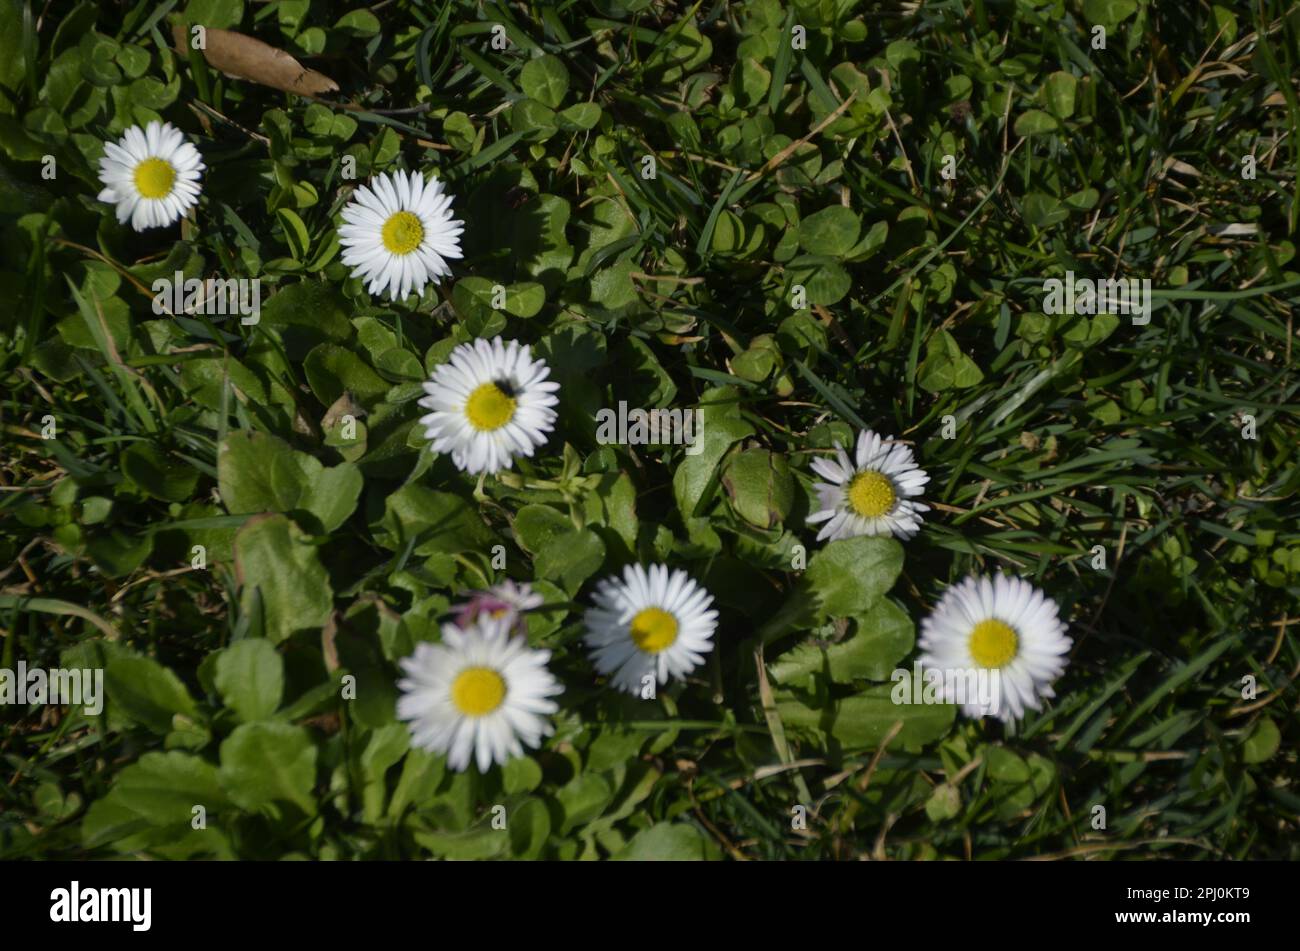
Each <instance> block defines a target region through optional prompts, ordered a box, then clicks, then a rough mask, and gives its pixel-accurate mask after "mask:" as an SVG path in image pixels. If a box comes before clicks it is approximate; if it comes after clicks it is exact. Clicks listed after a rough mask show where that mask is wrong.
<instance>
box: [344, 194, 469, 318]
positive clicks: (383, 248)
mask: <svg viewBox="0 0 1300 951" xmlns="http://www.w3.org/2000/svg"><path fill="white" fill-rule="evenodd" d="M451 201H452V198H451V196H450V195H448V194H447V193H446V191H445V190H444V189H443V185H442V182H440V181H438V179H436V178H435V179H434V180H433V181H431V182H426V181H425V180H424V176H423V175H421V174H420V173H419V172H400V171H399V172H394V173H392V174H383V175H377V176H375V177H374V178H372V179H371V180H370V183H369V185H362V186H361V187H360V188H358V189H357V190H356V192H355V194H353V196H352V200H351V201H350V202H348V204H347V205H346V206H344V208H343V212H342V215H343V222H344V223H343V224H342V225H341V226H340V227H339V244H340V246H342V248H343V263H344V264H346V265H348V266H349V267H351V268H352V276H353V277H359V278H361V279H362V280H364V281H365V282H366V290H367V291H369V292H370V293H371V294H374V295H381V294H383V293H384V292H385V291H387V293H388V296H389V297H390V298H392V299H393V300H402V299H403V298H405V297H406V296H407V295H408V294H411V293H415V294H420V293H423V291H424V288H425V285H426V284H428V283H430V282H432V283H434V284H438V283H440V281H441V280H442V278H444V277H447V276H449V275H450V274H451V267H450V266H449V265H448V264H447V261H448V260H452V259H455V258H459V257H460V256H461V250H460V236H461V233H462V232H463V231H464V227H463V226H464V222H463V221H456V220H453V219H452V217H451Z"/></svg>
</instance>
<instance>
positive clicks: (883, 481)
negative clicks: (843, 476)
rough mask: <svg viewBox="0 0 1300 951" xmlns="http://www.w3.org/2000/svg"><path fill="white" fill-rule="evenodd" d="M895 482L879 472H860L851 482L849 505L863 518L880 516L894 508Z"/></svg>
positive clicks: (895, 497)
mask: <svg viewBox="0 0 1300 951" xmlns="http://www.w3.org/2000/svg"><path fill="white" fill-rule="evenodd" d="M896 499H897V496H896V495H895V494H894V483H893V482H891V481H890V480H889V476H887V475H883V474H882V473H879V472H872V471H870V470H868V471H866V472H859V473H858V474H857V475H855V476H854V477H853V481H852V482H850V483H849V506H850V507H851V508H852V509H853V511H855V512H857V513H858V514H859V515H861V516H862V517H863V518H879V517H880V516H882V515H888V514H889V513H890V512H891V511H893V508H894V501H895V500H896Z"/></svg>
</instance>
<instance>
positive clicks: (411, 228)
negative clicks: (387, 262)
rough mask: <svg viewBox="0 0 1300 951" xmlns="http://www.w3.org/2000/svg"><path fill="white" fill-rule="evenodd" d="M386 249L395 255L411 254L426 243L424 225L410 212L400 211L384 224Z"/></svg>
mask: <svg viewBox="0 0 1300 951" xmlns="http://www.w3.org/2000/svg"><path fill="white" fill-rule="evenodd" d="M383 239H384V247H386V248H387V249H388V250H389V251H390V252H392V253H393V254H410V253H411V252H412V251H414V250H415V249H416V248H418V247H419V246H420V244H421V243H422V242H423V241H424V225H422V224H420V219H419V218H417V217H416V216H415V215H413V214H412V213H411V212H409V211H399V212H398V213H397V214H395V215H393V216H392V217H391V218H389V219H388V220H387V221H385V222H384V233H383Z"/></svg>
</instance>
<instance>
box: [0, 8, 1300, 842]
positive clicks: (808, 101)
mask: <svg viewBox="0 0 1300 951" xmlns="http://www.w3.org/2000/svg"><path fill="white" fill-rule="evenodd" d="M200 28H201V29H200ZM196 46H198V47H200V48H196ZM1298 61H1300V6H1297V5H1294V4H1288V3H1283V2H1280V0H1260V2H1258V3H1254V4H1238V3H1229V2H1226V0H1225V2H1224V3H1222V4H1218V3H1212V2H1205V3H1168V4H1157V3H1153V2H1147V0H1082V2H1079V0H1015V2H1012V0H1006V2H992V0H989V2H979V0H976V2H974V3H958V2H951V0H944V2H921V3H916V2H888V3H885V4H879V5H878V4H871V3H861V2H858V0H804V2H795V3H790V4H782V3H778V2H776V0H746V2H736V3H726V2H707V0H702V2H699V3H695V4H687V3H684V2H674V0H663V2H656V0H591V2H559V3H529V2H515V3H507V2H504V0H500V2H497V0H494V2H487V0H484V2H478V3H471V2H459V0H457V2H446V3H424V2H417V0H384V2H380V3H376V4H374V5H372V6H370V7H365V6H360V5H357V6H355V7H354V8H351V9H349V5H348V4H343V3H337V2H330V0H272V2H257V3H253V2H243V0H188V2H187V0H166V2H161V3H156V2H148V0H139V2H136V3H131V2H121V3H117V4H106V3H101V2H98V0H82V2H73V0H50V2H48V3H44V4H37V3H34V2H32V0H0V246H2V248H3V253H0V289H2V290H3V292H4V296H5V298H6V299H7V300H8V301H9V303H8V305H6V306H5V307H4V308H3V315H0V429H2V430H3V442H2V443H0V445H2V447H3V448H2V450H0V635H2V639H0V704H3V706H0V858H102V857H111V856H122V855H127V856H138V857H156V858H285V857H308V858H316V859H380V858H443V857H445V858H530V859H531V858H553V859H579V858H582V859H592V858H710V859H738V860H744V859H756V860H759V859H768V860H771V859H805V858H808V859H998V858H1026V857H1056V858H1076V859H1094V860H1096V859H1133V858H1149V857H1161V858H1186V859H1209V860H1217V859H1230V858H1231V859H1247V858H1275V859H1297V858H1300V818H1298V817H1300V789H1298V788H1297V779H1298V777H1300V770H1298V769H1297V754H1296V741H1297V739H1298V738H1300V723H1298V722H1297V716H1296V711H1297V705H1298V703H1300V690H1298V689H1297V686H1296V678H1297V676H1298V675H1300V599H1298V597H1297V596H1298V595H1300V452H1297V446H1298V445H1300V373H1297V369H1296V366H1297V361H1298V360H1300V353H1297V352H1296V351H1297V350H1300V347H1297V346H1296V345H1297V343H1300V330H1298V328H1297V327H1296V326H1295V322H1294V319H1293V316H1292V313H1293V308H1294V306H1295V305H1296V304H1297V302H1300V270H1297V266H1296V261H1295V254H1296V246H1295V240H1296V235H1297V222H1298V219H1300V181H1298V180H1297V175H1296V168H1297V157H1298V156H1300V99H1298V98H1297V82H1296V79H1295V77H1296V76H1297V75H1300V62H1298ZM150 123H169V124H170V127H173V128H174V129H175V130H176V132H175V136H174V138H172V139H168V137H167V136H168V134H169V133H168V132H166V131H164V132H163V133H161V134H159V133H158V128H159V127H158V126H156V125H155V126H150ZM137 127H138V128H140V129H143V130H146V131H145V134H144V135H143V136H141V135H140V133H138V132H128V130H132V129H135V128H137ZM160 136H161V137H160ZM133 137H139V143H138V145H139V148H137V147H136V144H135V143H136V139H135V138H133ZM169 141H170V142H171V143H172V145H171V146H166V143H167V142H169ZM160 143H162V144H160ZM164 146H166V147H164ZM173 147H174V148H173ZM145 149H147V150H150V151H149V154H150V155H151V156H157V155H162V156H163V158H158V157H152V158H148V159H142V156H143V155H144V152H143V151H141V150H145ZM168 149H172V151H168ZM160 150H161V151H160ZM187 157H188V158H187ZM164 159H165V160H164ZM199 159H201V163H202V164H201V168H200V167H199V166H198V165H197V164H195V163H196V162H198V160H199ZM186 162H189V163H190V164H189V165H187V164H186ZM114 163H118V164H114ZM150 163H153V164H150ZM159 163H160V164H159ZM114 169H118V171H114ZM121 169H125V171H120V170H121ZM191 169H192V170H191ZM119 171H120V174H119ZM115 175H116V176H117V177H116V178H114V177H113V176H115ZM105 176H108V177H107V178H106V177H105ZM187 176H188V177H187ZM191 181H192V182H193V183H194V185H193V186H192V188H191V190H190V192H186V191H184V188H185V187H190V186H188V184H187V183H188V182H191ZM435 182H436V186H437V187H436V188H435ZM114 183H116V184H114ZM115 188H116V189H117V191H116V192H115V191H114V189H115ZM421 188H423V189H424V191H423V195H424V198H423V199H421V198H420V197H419V194H420V189H421ZM388 189H392V192H391V194H390V192H389V191H388ZM127 192H130V193H131V194H132V195H134V196H135V197H133V198H126V197H124V195H126V193H127ZM164 195H171V196H173V197H175V198H177V199H178V203H173V204H168V202H169V201H171V199H166V200H164V198H162V197H158V196H164ZM435 195H436V196H437V197H435ZM187 196H188V197H187ZM446 196H449V198H450V204H449V205H448V204H446V201H445V197H446ZM181 198H184V199H185V200H184V201H179V199H181ZM421 201H423V202H424V203H423V204H421ZM381 206H382V207H381ZM397 207H401V208H405V209H407V210H406V211H395V210H394V209H395V208H397ZM133 209H134V211H133ZM421 209H423V210H422V211H421ZM146 211H147V212H148V214H146ZM417 212H418V214H417ZM155 213H156V217H157V220H156V221H154V220H145V219H146V218H147V217H148V215H154V214H155ZM380 225H382V229H381V228H380ZM410 248H416V249H417V250H415V251H412V250H410ZM430 248H432V249H433V250H432V251H430V250H429V249H430ZM367 249H370V250H367ZM374 249H377V250H374ZM372 251H373V253H372ZM426 251H427V252H428V253H427V254H426ZM367 255H369V257H367ZM390 255H391V258H390ZM417 259H418V260H417ZM364 261H369V262H370V263H369V264H365V263H364ZM376 261H378V262H380V263H377V264H376V263H375V262H376ZM359 262H362V263H359ZM384 262H389V263H387V264H385V263H384ZM430 262H433V263H430ZM366 268H370V270H369V271H367V270H366ZM390 279H391V280H390ZM213 281H216V282H220V283H215V284H214V283H212V282H213ZM205 282H206V283H205ZM399 283H400V288H399ZM236 291H237V293H236ZM1120 295H1124V296H1123V297H1121V296H1120ZM496 338H500V339H501V341H503V343H502V345H501V346H499V347H496V348H495V349H494V345H493V343H492V342H493V341H494V340H496ZM512 342H517V344H518V345H520V346H515V345H514V344H512ZM524 346H526V348H527V350H524V349H523V347H524ZM476 347H477V349H475V348H476ZM530 361H531V362H530ZM530 366H531V367H536V368H542V369H544V370H545V373H544V374H543V375H537V374H538V373H541V370H540V369H539V370H537V373H534V372H533V371H532V370H529V369H527V368H528V367H530ZM509 367H515V369H514V370H510V371H509V372H507V370H508V368H509ZM511 374H513V375H511ZM530 374H531V375H530ZM507 376H508V377H509V379H508V380H507ZM543 379H544V380H545V382H541V381H542V380H543ZM494 381H495V382H494ZM467 394H468V395H467ZM652 411H660V412H657V413H656V412H652ZM431 420H432V422H431ZM650 422H653V423H654V426H653V429H654V430H655V432H650V431H649V430H650V429H651V428H652V427H651V426H650V425H648V424H649V423H650ZM863 430H870V431H873V432H874V433H876V434H878V435H879V437H880V440H878V441H877V442H876V443H871V440H870V439H867V440H865V441H864V442H863V443H862V445H863V446H864V447H866V448H870V446H868V445H867V444H868V443H871V445H878V446H879V447H880V448H879V452H878V453H876V454H875V455H872V454H871V453H868V454H867V455H868V456H871V459H874V460H875V461H874V462H871V461H870V460H868V459H867V457H866V456H863V455H861V454H858V455H855V449H856V448H857V447H858V446H859V433H860V432H861V431H863ZM502 434H508V435H502ZM494 440H495V441H494ZM837 446H839V447H842V448H844V449H845V450H847V455H846V456H843V457H842V458H841V457H839V456H837V454H836V447H837ZM485 447H486V448H485ZM502 447H505V448H502ZM512 447H513V448H512ZM525 450H526V451H525ZM837 459H840V462H842V463H843V465H844V470H843V472H842V473H841V472H840V468H839V465H840V463H837V462H836V460H837ZM886 459H887V460H888V461H887V462H886V461H882V460H886ZM891 467H892V468H891ZM919 470H923V471H924V474H925V475H926V476H928V481H926V480H922V481H921V482H915V480H916V479H919V478H920V476H918V475H915V473H917V472H918V471H919ZM828 473H838V475H835V476H834V477H833V478H832V477H831V476H829V475H828ZM863 473H866V476H867V478H865V479H864V478H862V477H861V476H862V474H863ZM909 473H912V475H909ZM840 475H842V476H843V478H842V480H841V479H840ZM828 479H829V481H828ZM908 479H913V482H908ZM841 481H842V484H839V483H840V482H841ZM913 484H915V485H916V486H917V488H916V491H915V492H912V491H911V489H908V486H910V485H913ZM905 490H906V491H905ZM909 500H910V501H909ZM914 503H920V507H917V506H916V505H915V504H914ZM846 507H847V508H846ZM833 513H835V514H833ZM855 519H856V520H855ZM864 526H870V531H868V530H867V529H866V528H864ZM832 529H834V530H833V531H832ZM840 536H844V537H840ZM658 565H664V566H667V570H666V571H664V573H663V574H657V572H658V571H659V569H657V568H655V569H653V570H651V571H650V572H649V574H647V575H645V576H644V577H643V576H641V575H639V574H637V573H636V571H639V570H640V568H639V567H638V566H644V567H646V568H650V566H658ZM634 569H636V570H635V571H634ZM968 576H976V577H978V578H984V579H990V580H991V579H994V578H1001V579H1003V580H1000V581H997V582H996V585H997V588H996V590H997V592H998V594H997V597H996V598H992V596H990V595H987V594H986V595H985V596H983V598H982V603H983V609H984V610H985V611H986V615H984V616H983V617H984V618H985V619H984V620H981V616H979V615H978V611H976V608H970V611H976V613H975V614H970V612H969V611H967V613H965V614H963V613H962V611H966V607H965V606H966V605H967V604H968V601H969V603H970V604H975V605H976V606H977V607H978V604H979V603H980V602H981V595H980V594H979V592H978V591H976V593H975V594H973V595H971V596H970V598H969V599H968V601H960V600H959V599H960V598H961V597H965V595H964V594H963V592H964V591H965V590H966V589H965V588H964V587H963V580H964V579H966V578H967V577H968ZM625 579H630V580H625ZM688 579H689V580H688ZM1008 579H1021V580H1017V581H1014V582H1013V581H1011V580H1008ZM692 585H694V587H693V588H692V587H691V586H692ZM1022 585H1023V587H1021V586H1022ZM1030 586H1032V589H1031V588H1030ZM971 590H975V589H971ZM1031 590H1032V591H1033V592H1034V593H1033V594H1032V598H1033V599H1035V600H1033V601H1032V602H1031V601H1029V600H1024V599H1029V598H1031V595H1030V594H1028V593H1024V594H1023V596H1022V595H1020V594H1016V595H1014V597H1015V598H1022V601H1023V603H1024V604H1032V605H1045V607H1042V609H1041V610H1039V608H1038V607H1033V608H1032V609H1031V608H1025V609H1024V610H1023V611H1021V612H1020V613H1018V614H1017V613H1015V612H1014V611H1012V612H1010V613H1008V611H1009V609H1005V605H1006V604H1008V603H1010V601H1011V600H1012V599H1013V594H1012V592H1030V591H1031ZM692 591H694V592H695V595H692V594H691V592H692ZM989 591H994V586H993V585H990V587H989ZM483 592H491V595H490V596H489V595H487V594H484V593H483ZM705 592H707V597H705ZM697 595H698V596H697ZM503 598H504V600H502V599H503ZM674 598H676V600H675V601H674V600H673V599H674ZM692 598H693V600H692ZM709 598H711V601H710V600H708V599H709ZM998 601H1000V603H1001V604H1002V605H1003V607H1002V608H999V607H997V606H996V603H995V602H998ZM1049 602H1050V603H1049ZM990 604H993V605H994V607H993V608H992V609H991V608H990ZM1053 604H1054V606H1055V609H1056V613H1055V614H1053V615H1051V617H1052V620H1051V621H1050V622H1049V620H1048V614H1049V613H1050V611H1049V608H1051V607H1052V606H1053ZM466 605H468V607H467V606H466ZM673 605H676V607H673ZM954 605H957V607H956V608H954V607H953V606H954ZM1017 610H1020V609H1019V608H1017ZM954 611H955V612H956V613H954ZM620 612H621V613H620ZM710 612H713V613H710ZM945 612H947V613H945ZM1035 612H1036V613H1035ZM1017 618H1019V619H1020V620H1017ZM1058 619H1059V623H1058ZM977 621H979V622H980V623H979V624H975V622H977ZM945 625H947V627H945ZM953 625H956V627H954V626H953ZM962 625H964V626H962ZM971 625H975V626H974V628H973V629H972V627H971ZM990 625H991V626H990ZM948 628H951V631H949V634H951V638H955V640H953V641H952V643H953V644H955V645H956V647H953V648H952V649H953V650H957V651H958V652H960V651H967V653H966V654H962V655H961V656H963V657H964V656H972V657H974V658H975V660H976V661H977V662H978V664H977V666H978V668H979V671H978V672H980V673H988V672H990V671H992V672H993V673H996V674H998V675H1001V676H1002V678H1003V679H1002V680H1001V681H997V679H996V678H995V682H997V683H1001V684H1002V686H1001V687H996V686H995V688H994V700H997V699H999V698H1000V699H1001V700H1002V701H1003V703H1002V704H1001V707H1000V708H999V710H998V711H996V712H998V715H996V716H995V715H992V714H991V713H990V715H985V716H978V715H968V714H970V713H972V712H974V713H979V712H981V711H979V710H975V711H972V710H971V709H970V707H969V705H967V706H966V707H962V706H961V705H959V704H955V703H951V702H943V701H944V700H945V696H944V695H942V693H941V692H940V693H939V694H936V693H935V692H934V691H931V692H930V693H929V694H928V695H927V694H926V691H925V690H924V689H923V688H924V687H925V686H926V685H927V684H928V683H929V681H927V680H926V678H925V670H926V669H929V668H931V667H935V666H943V665H942V664H939V662H938V659H939V658H941V657H942V656H945V655H944V654H943V650H944V648H943V643H944V642H943V635H944V633H945V631H946V630H948ZM953 632H956V633H953ZM1063 638H1064V639H1063ZM601 645H603V646H601ZM1053 645H1056V647H1055V654H1053V655H1052V656H1057V655H1059V657H1058V662H1056V664H1055V666H1053V664H1052V663H1051V662H1049V661H1048V660H1046V659H1044V658H1047V657H1048V653H1050V652H1051V651H1052V649H1053ZM494 652H495V653H494ZM509 652H514V653H513V654H509ZM1036 652H1038V653H1036ZM1044 652H1048V653H1044ZM507 654H509V656H513V657H517V658H518V659H517V660H515V661H510V662H509V663H511V664H533V665H534V666H533V667H530V668H529V669H528V672H526V673H521V669H522V668H520V667H518V666H515V667H509V666H508V665H507V661H506V660H505V659H503V658H505V657H506V656H507ZM953 656H956V655H953ZM467 657H469V658H471V660H466V659H465V658H467ZM1008 657H1010V658H1012V659H1011V660H1007V658H1008ZM473 658H477V659H473ZM494 658H495V659H494ZM629 658H630V659H629ZM922 658H926V661H925V664H924V665H920V664H919V662H920V661H921V659H922ZM455 663H460V664H462V665H463V664H471V665H474V666H468V667H464V666H463V667H458V668H452V667H449V666H448V665H451V664H455ZM20 664H21V665H23V666H22V667H21V668H20ZM1017 664H1029V665H1031V666H1030V667H1017V666H1016V665H1017ZM914 665H915V666H914ZM20 669H21V670H25V671H31V670H41V671H50V672H54V671H74V672H80V671H86V672H88V673H87V678H88V679H87V680H86V681H85V682H84V691H87V693H84V694H83V695H82V696H81V697H80V698H79V699H80V702H67V698H66V696H65V697H64V701H65V702H62V703H60V702H56V700H57V699H58V698H55V697H53V696H52V695H51V694H50V691H51V690H52V689H53V683H54V680H53V678H52V677H51V679H50V682H49V685H48V688H49V689H47V691H46V696H44V697H43V698H42V697H40V696H37V695H36V694H35V693H33V692H32V690H28V693H27V694H26V695H25V696H24V695H20V694H19V693H18V692H17V690H16V689H14V688H15V687H16V686H17V684H18V683H19V681H22V680H23V678H22V677H20V676H18V672H19V671H20ZM970 669H972V670H974V669H975V668H974V667H971V668H970ZM457 670H460V671H461V673H456V671H457ZM6 671H7V672H9V676H8V679H7V680H6V673H5V672H6ZM466 671H468V672H469V673H468V674H467V673H466ZM647 671H648V672H649V673H648V674H647V673H646V672H647ZM1026 671H1027V672H1026ZM95 676H98V677H100V681H99V683H100V684H102V690H101V691H99V696H98V697H97V698H95V699H97V701H98V702H97V703H96V702H91V699H92V698H91V696H90V694H89V693H88V691H90V690H91V689H92V686H93V685H94V683H95V679H94V677H95ZM417 681H418V684H417V683H416V682H417ZM24 686H25V687H27V688H33V689H34V686H35V682H34V681H32V680H31V679H30V678H28V679H27V680H26V681H25V682H24ZM64 686H65V687H66V686H67V684H66V682H65V684H64ZM417 688H418V689H417ZM620 688H622V689H620ZM913 688H916V689H913ZM6 689H10V690H11V691H12V695H10V694H6ZM530 690H533V691H535V692H534V693H529V691H530ZM439 691H441V693H439ZM903 695H906V696H905V697H903V699H904V700H907V701H909V702H900V697H902V696H903ZM439 698H440V699H439ZM42 699H43V700H45V701H48V702H42ZM946 699H948V700H951V699H952V697H951V695H948V696H947V697H946ZM985 699H986V700H987V699H988V698H987V697H986V698H985ZM520 704H532V706H531V707H529V709H530V710H531V711H532V712H528V713H521V712H519V711H520V710H522V709H523V707H521V706H520ZM96 706H98V707H99V708H100V709H95V707H96ZM983 712H986V713H988V712H989V711H988V710H985V711H983ZM507 714H509V717H508V718H507V716H506V715H507ZM448 717H451V718H453V719H451V720H448V719H446V718H448ZM440 718H441V719H440ZM447 724H450V725H447ZM467 724H469V725H474V726H476V727H477V728H478V729H479V731H480V732H479V733H477V734H473V735H472V736H471V734H470V733H468V732H466V731H467V730H469V729H470V726H467ZM457 730H459V731H460V732H456V731H457ZM449 731H450V732H449ZM474 737H476V738H474ZM519 740H522V742H521V743H520V742H518V741H519Z"/></svg>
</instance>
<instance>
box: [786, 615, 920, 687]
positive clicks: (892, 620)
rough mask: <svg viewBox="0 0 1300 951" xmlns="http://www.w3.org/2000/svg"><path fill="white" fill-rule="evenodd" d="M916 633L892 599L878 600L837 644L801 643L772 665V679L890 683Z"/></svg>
mask: <svg viewBox="0 0 1300 951" xmlns="http://www.w3.org/2000/svg"><path fill="white" fill-rule="evenodd" d="M915 640H916V634H915V629H914V628H913V626H912V619H911V618H910V617H908V615H907V612H906V611H904V610H903V609H902V608H900V607H899V606H898V605H896V604H894V602H893V601H890V600H889V599H888V598H882V599H881V600H879V601H877V602H876V604H875V606H874V607H873V608H871V609H870V610H869V611H868V612H867V613H866V614H864V615H862V616H861V617H858V618H855V619H854V620H853V628H852V630H851V631H850V632H849V634H848V636H847V637H846V638H845V639H844V640H842V641H839V642H837V643H819V642H816V641H812V642H806V643H803V644H800V645H798V646H796V647H795V648H793V649H792V650H790V651H787V652H786V653H785V654H782V655H781V657H780V658H779V659H778V660H777V662H776V663H775V664H773V665H772V679H773V680H775V681H776V682H777V683H781V684H794V683H796V682H798V681H800V680H802V679H803V678H805V677H808V676H810V675H812V674H821V673H825V674H826V676H827V677H829V678H830V679H831V680H832V681H834V682H835V683H852V682H853V681H854V680H859V679H867V680H881V681H883V680H888V679H889V677H890V674H891V673H892V672H893V671H894V670H895V669H896V667H897V665H898V663H899V661H901V660H902V659H903V658H904V657H906V656H907V654H908V653H909V652H910V651H911V650H912V646H913V644H914V643H915Z"/></svg>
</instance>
